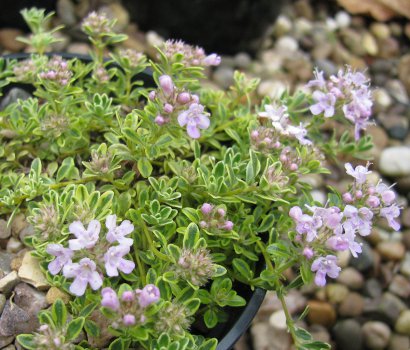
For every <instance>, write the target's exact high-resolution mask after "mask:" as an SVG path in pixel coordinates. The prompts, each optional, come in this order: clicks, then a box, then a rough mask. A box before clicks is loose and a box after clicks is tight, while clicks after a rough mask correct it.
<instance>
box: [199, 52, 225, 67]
mask: <svg viewBox="0 0 410 350" xmlns="http://www.w3.org/2000/svg"><path fill="white" fill-rule="evenodd" d="M202 63H203V64H204V65H205V66H218V65H219V64H220V63H221V57H220V56H218V55H217V54H216V53H212V54H210V55H208V56H206V57H205V58H204V60H203V61H202Z"/></svg>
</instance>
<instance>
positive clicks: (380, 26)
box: [370, 22, 391, 39]
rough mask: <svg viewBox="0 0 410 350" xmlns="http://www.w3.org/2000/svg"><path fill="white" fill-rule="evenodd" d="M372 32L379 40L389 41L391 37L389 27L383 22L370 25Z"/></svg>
mask: <svg viewBox="0 0 410 350" xmlns="http://www.w3.org/2000/svg"><path fill="white" fill-rule="evenodd" d="M370 31H371V32H372V33H373V35H374V36H375V37H376V38H378V39H387V38H389V37H390V35H391V31H390V28H389V26H388V25H387V24H384V23H381V22H374V23H372V24H371V25H370Z"/></svg>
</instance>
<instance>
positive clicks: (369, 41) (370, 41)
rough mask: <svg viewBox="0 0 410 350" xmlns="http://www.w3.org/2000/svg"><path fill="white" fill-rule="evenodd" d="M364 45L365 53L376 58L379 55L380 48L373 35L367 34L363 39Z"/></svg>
mask: <svg viewBox="0 0 410 350" xmlns="http://www.w3.org/2000/svg"><path fill="white" fill-rule="evenodd" d="M362 45H363V48H364V49H365V51H366V52H367V53H368V54H369V55H370V56H376V55H377V53H378V52H379V47H378V45H377V41H376V39H375V38H374V36H373V35H371V34H370V33H365V34H364V35H363V38H362Z"/></svg>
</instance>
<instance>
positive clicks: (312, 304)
mask: <svg viewBox="0 0 410 350" xmlns="http://www.w3.org/2000/svg"><path fill="white" fill-rule="evenodd" d="M308 306H309V313H308V316H307V318H308V320H309V322H310V323H311V324H320V325H322V326H325V327H331V326H332V325H333V324H334V323H335V321H336V311H335V309H334V308H333V306H332V305H331V304H329V303H327V302H324V301H316V300H310V301H308Z"/></svg>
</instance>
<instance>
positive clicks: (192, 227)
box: [183, 223, 199, 249]
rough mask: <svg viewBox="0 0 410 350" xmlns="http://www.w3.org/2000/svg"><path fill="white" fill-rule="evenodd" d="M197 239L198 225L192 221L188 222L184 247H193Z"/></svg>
mask: <svg viewBox="0 0 410 350" xmlns="http://www.w3.org/2000/svg"><path fill="white" fill-rule="evenodd" d="M198 239H199V229H198V226H197V225H196V224H194V223H190V224H189V225H188V227H187V228H186V231H185V235H184V241H183V247H184V248H185V249H193V248H194V247H195V244H196V242H197V241H198Z"/></svg>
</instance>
